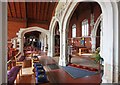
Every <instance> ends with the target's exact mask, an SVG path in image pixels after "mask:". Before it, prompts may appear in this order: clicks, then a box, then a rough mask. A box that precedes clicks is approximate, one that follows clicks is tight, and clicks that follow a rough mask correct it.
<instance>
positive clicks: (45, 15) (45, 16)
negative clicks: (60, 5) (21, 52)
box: [44, 2, 48, 20]
mask: <svg viewBox="0 0 120 85" xmlns="http://www.w3.org/2000/svg"><path fill="white" fill-rule="evenodd" d="M47 11H48V2H46V10H45V14H44V20H47Z"/></svg>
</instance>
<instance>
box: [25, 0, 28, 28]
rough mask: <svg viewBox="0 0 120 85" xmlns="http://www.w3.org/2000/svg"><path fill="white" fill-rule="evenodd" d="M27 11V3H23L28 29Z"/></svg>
mask: <svg viewBox="0 0 120 85" xmlns="http://www.w3.org/2000/svg"><path fill="white" fill-rule="evenodd" d="M27 13H28V11H27V2H25V14H26V15H25V18H26V27H28V14H27Z"/></svg>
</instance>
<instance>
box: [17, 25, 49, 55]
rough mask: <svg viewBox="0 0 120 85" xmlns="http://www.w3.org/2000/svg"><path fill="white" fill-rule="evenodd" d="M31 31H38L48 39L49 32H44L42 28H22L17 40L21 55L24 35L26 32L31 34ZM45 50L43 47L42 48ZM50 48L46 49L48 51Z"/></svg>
mask: <svg viewBox="0 0 120 85" xmlns="http://www.w3.org/2000/svg"><path fill="white" fill-rule="evenodd" d="M32 31H39V32H42V33H44V34H45V35H47V37H49V31H48V30H45V29H44V28H40V27H29V28H22V29H20V31H19V33H18V38H19V39H20V40H19V45H20V46H19V51H20V52H21V53H22V54H23V40H24V34H25V33H27V32H32ZM44 48H45V47H44ZM49 49H50V48H49V47H48V50H49Z"/></svg>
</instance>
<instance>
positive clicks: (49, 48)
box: [47, 34, 51, 57]
mask: <svg viewBox="0 0 120 85" xmlns="http://www.w3.org/2000/svg"><path fill="white" fill-rule="evenodd" d="M47 37H48V38H47V39H48V40H47V43H48V53H47V56H50V57H51V46H50V45H51V39H50V34H49V35H47Z"/></svg>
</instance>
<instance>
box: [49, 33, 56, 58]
mask: <svg viewBox="0 0 120 85" xmlns="http://www.w3.org/2000/svg"><path fill="white" fill-rule="evenodd" d="M50 38H51V55H50V56H51V57H53V56H54V54H55V36H54V32H51V36H50Z"/></svg>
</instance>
